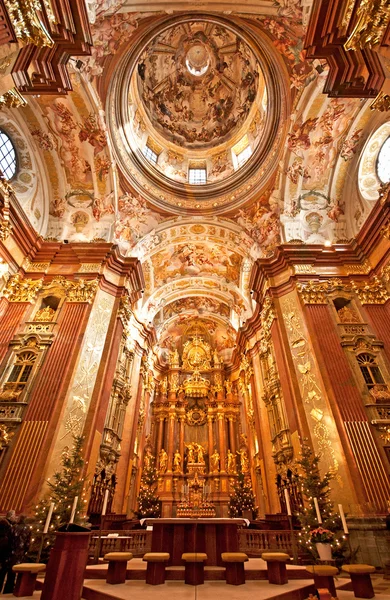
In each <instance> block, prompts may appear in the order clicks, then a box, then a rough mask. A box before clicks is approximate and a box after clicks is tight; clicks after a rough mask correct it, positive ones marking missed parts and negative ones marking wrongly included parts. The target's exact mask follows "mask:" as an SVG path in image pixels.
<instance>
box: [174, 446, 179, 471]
mask: <svg viewBox="0 0 390 600" xmlns="http://www.w3.org/2000/svg"><path fill="white" fill-rule="evenodd" d="M173 472H174V473H180V472H181V454H180V452H179V450H176V452H175V454H174V456H173Z"/></svg>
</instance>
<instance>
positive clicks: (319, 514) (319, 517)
mask: <svg viewBox="0 0 390 600" xmlns="http://www.w3.org/2000/svg"><path fill="white" fill-rule="evenodd" d="M313 500H314V508H315V509H316V515H317V521H318V522H319V524H320V525H321V523H322V519H321V513H320V507H319V506H318V500H317V498H313Z"/></svg>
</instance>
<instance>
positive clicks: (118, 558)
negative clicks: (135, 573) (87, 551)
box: [104, 552, 133, 585]
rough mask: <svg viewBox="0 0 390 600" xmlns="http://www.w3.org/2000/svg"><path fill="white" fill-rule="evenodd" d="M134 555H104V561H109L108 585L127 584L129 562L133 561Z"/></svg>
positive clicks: (128, 553)
mask: <svg viewBox="0 0 390 600" xmlns="http://www.w3.org/2000/svg"><path fill="white" fill-rule="evenodd" d="M132 558H133V555H132V553H131V552H109V553H108V554H105V555H104V560H106V561H108V570H107V579H106V582H107V583H111V584H112V585H116V584H118V583H125V581H126V569H127V561H129V560H131V559H132Z"/></svg>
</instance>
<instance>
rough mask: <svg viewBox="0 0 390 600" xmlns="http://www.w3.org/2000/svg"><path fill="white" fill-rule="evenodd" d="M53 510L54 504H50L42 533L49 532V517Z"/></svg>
mask: <svg viewBox="0 0 390 600" xmlns="http://www.w3.org/2000/svg"><path fill="white" fill-rule="evenodd" d="M53 510H54V502H52V503H51V504H50V506H49V512H48V513H47V517H46V522H45V526H44V528H43V533H47V532H48V531H49V525H50V521H51V517H52V514H53Z"/></svg>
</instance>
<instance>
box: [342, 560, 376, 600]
mask: <svg viewBox="0 0 390 600" xmlns="http://www.w3.org/2000/svg"><path fill="white" fill-rule="evenodd" d="M342 568H343V571H346V572H347V573H349V574H350V576H351V581H352V587H353V593H354V594H355V598H374V596H375V592H374V588H373V587H372V583H371V573H375V567H373V566H372V565H343V567H342Z"/></svg>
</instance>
